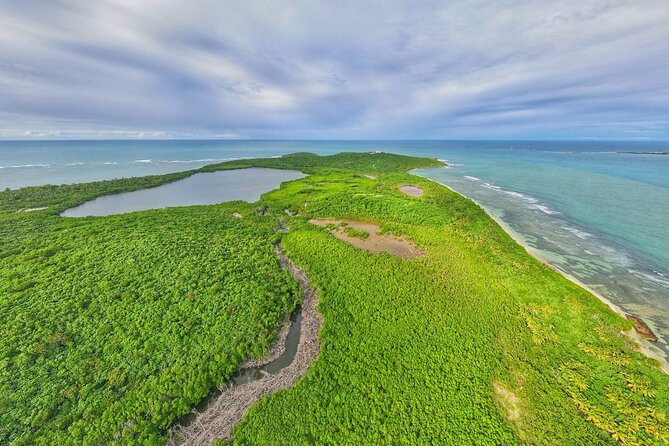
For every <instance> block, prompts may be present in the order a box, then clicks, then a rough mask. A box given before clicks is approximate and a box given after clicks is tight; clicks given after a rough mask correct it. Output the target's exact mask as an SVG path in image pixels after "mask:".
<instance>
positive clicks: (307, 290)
mask: <svg viewBox="0 0 669 446" xmlns="http://www.w3.org/2000/svg"><path fill="white" fill-rule="evenodd" d="M276 256H277V258H278V259H279V264H280V265H281V268H284V269H286V270H288V271H289V272H290V274H291V275H292V276H293V277H294V278H295V279H296V280H297V281H298V283H299V285H300V289H301V291H302V319H301V323H300V340H299V342H298V345H297V352H296V353H295V358H294V359H293V362H292V363H291V364H290V365H288V366H286V367H284V368H283V369H281V370H280V371H279V372H278V373H276V374H274V375H265V376H264V377H263V378H261V379H258V380H257V381H253V382H250V383H247V384H242V385H239V386H235V387H228V388H226V389H223V393H221V395H220V396H219V397H218V398H217V399H216V401H214V402H213V403H212V404H211V405H209V407H208V408H207V409H206V410H205V411H204V412H201V413H199V414H198V415H197V417H196V418H195V420H193V422H192V423H191V424H190V425H189V426H188V427H179V428H177V429H175V430H174V431H173V433H172V435H173V436H172V439H170V441H169V442H168V445H189V446H200V445H202V446H205V445H206V446H210V445H211V444H212V443H213V442H214V441H215V440H216V439H217V438H221V439H223V440H228V439H230V438H231V434H232V427H233V426H234V425H235V424H236V423H238V422H239V421H240V420H241V419H242V418H243V417H244V414H246V412H247V411H248V409H249V407H250V406H251V404H253V403H255V402H257V401H259V400H260V399H261V398H262V396H263V395H269V394H272V393H275V392H277V391H278V390H281V389H283V388H286V387H290V386H292V385H293V384H294V383H295V382H296V381H297V379H298V378H300V377H301V376H303V375H304V374H305V373H306V371H307V369H308V368H309V366H310V365H311V362H312V361H313V360H315V359H316V358H317V357H318V352H319V349H320V345H319V343H318V331H319V330H320V327H321V325H322V322H323V319H322V317H321V315H320V314H319V313H318V311H317V310H316V305H317V304H318V301H317V296H316V292H315V291H314V289H313V288H312V287H311V285H310V283H309V279H308V278H307V276H306V274H305V273H304V272H302V271H301V270H300V269H299V268H297V267H296V266H295V265H294V264H293V263H292V262H291V261H290V260H288V258H287V257H286V256H284V255H283V254H282V253H281V252H280V250H279V247H278V246H277V247H276ZM284 331H286V332H287V330H284ZM281 339H283V344H285V335H282V336H280V340H279V341H280V342H279V344H281ZM284 348H285V345H284V346H280V348H279V350H282V349H284ZM270 356H272V354H270ZM261 361H262V362H266V361H267V359H266V358H263V360H261Z"/></svg>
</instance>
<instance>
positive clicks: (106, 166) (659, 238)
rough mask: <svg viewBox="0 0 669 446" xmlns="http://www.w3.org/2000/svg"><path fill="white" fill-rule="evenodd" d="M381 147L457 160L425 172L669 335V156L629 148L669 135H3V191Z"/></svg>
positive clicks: (662, 147) (656, 145) (668, 145)
mask: <svg viewBox="0 0 669 446" xmlns="http://www.w3.org/2000/svg"><path fill="white" fill-rule="evenodd" d="M372 150H382V151H388V152H395V153H404V154H411V155H421V156H434V157H437V158H440V159H442V160H447V161H448V162H449V163H450V167H449V168H443V169H426V170H422V171H420V172H417V173H418V174H420V175H424V176H426V177H428V178H431V179H433V180H435V181H439V182H441V183H444V184H446V185H448V186H450V187H452V188H453V189H455V190H457V191H459V192H461V193H463V194H464V195H466V196H469V197H471V198H473V199H474V200H476V201H477V202H479V203H480V204H481V205H483V206H484V207H485V208H486V209H487V210H488V211H489V212H490V213H492V214H494V215H495V216H497V217H498V218H499V219H500V220H502V221H503V222H504V223H505V224H506V225H507V226H508V227H509V228H510V229H511V230H512V231H513V232H515V233H516V234H517V235H519V236H520V237H521V238H523V240H524V241H525V243H526V244H527V245H529V246H530V247H531V248H532V249H533V251H534V252H535V253H536V254H537V255H538V256H540V257H541V258H542V259H543V260H545V261H547V262H549V263H551V264H552V265H554V266H555V267H557V268H559V269H561V270H563V271H565V272H567V273H569V274H571V275H573V276H574V277H576V278H577V279H579V280H581V281H582V282H584V283H585V284H587V285H588V286H591V287H592V288H593V289H596V290H597V291H598V292H600V293H601V294H603V295H604V296H605V297H607V298H609V299H610V300H611V301H613V302H614V303H616V304H617V305H619V306H620V307H621V308H622V309H623V310H624V311H627V312H630V313H635V314H637V315H639V316H641V317H643V318H644V319H646V320H647V321H648V322H649V323H650V325H651V326H652V327H653V328H654V329H655V330H656V331H657V332H658V334H659V335H661V336H663V337H665V338H666V337H667V336H669V156H666V155H664V156H663V155H653V154H647V155H640V154H629V153H623V152H669V142H616V141H613V142H612V141H552V142H546V141H541V142H539V141H480V142H477V141H93V142H91V141H77V142H37V141H33V142H0V188H5V187H10V188H16V187H22V186H26V185H36V184H46V183H72V182H82V181H93V180H99V179H106V178H118V177H125V176H139V175H147V174H158V173H166V172H174V171H179V170H185V169H190V168H194V167H199V166H202V165H205V164H209V163H212V162H218V161H222V160H227V159H235V158H246V157H260V156H262V157H266V156H280V155H283V154H286V153H291V152H298V151H311V152H316V153H321V154H330V153H336V152H340V151H372ZM660 347H662V348H664V349H665V351H667V345H666V344H662V343H661V344H660Z"/></svg>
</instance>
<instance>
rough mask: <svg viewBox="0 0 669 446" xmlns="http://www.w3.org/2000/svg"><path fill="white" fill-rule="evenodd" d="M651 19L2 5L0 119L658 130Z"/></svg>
mask: <svg viewBox="0 0 669 446" xmlns="http://www.w3.org/2000/svg"><path fill="white" fill-rule="evenodd" d="M666 23H669V4H668V3H666V1H665V0H643V1H638V0H637V1H627V0H589V1H586V2H584V1H582V0H554V1H550V0H503V1H498V2H489V1H483V0H469V1H459V2H448V3H447V2H441V1H435V2H430V1H426V2H419V3H417V2H405V3H401V2H397V3H393V4H389V3H388V2H381V1H378V2H376V1H366V2H353V1H344V2H332V3H329V4H327V3H322V2H309V1H298V2H295V1H293V2H273V1H264V2H262V1H261V2H239V1H238V2H233V1H213V0H211V1H206V0H201V1H191V2H188V4H186V3H184V2H177V1H157V0H155V1H144V2H136V1H130V0H127V1H118V0H116V1H111V0H106V1H99V2H85V1H83V0H70V1H68V0H61V1H53V2H40V1H36V0H24V1H22V2H5V3H3V4H0V54H1V55H2V58H1V60H2V62H0V129H3V131H2V135H5V137H7V136H6V135H9V134H12V135H16V134H17V132H18V134H21V133H25V132H27V131H28V130H32V131H33V133H34V134H39V135H42V136H41V137H49V135H51V134H52V133H49V132H61V133H59V134H58V135H59V136H60V137H62V135H63V134H64V135H79V134H80V135H82V136H86V135H88V136H90V135H91V134H96V135H97V134H99V135H101V136H100V137H107V136H108V137H114V135H116V134H117V133H118V134H119V135H121V136H119V137H140V135H143V137H145V138H147V137H170V136H171V135H195V136H207V135H208V136H213V135H227V134H233V135H249V136H251V137H325V138H327V137H337V138H342V137H344V138H345V137H350V138H360V137H371V138H374V137H384V138H392V137H399V138H402V137H408V138H457V137H483V138H486V137H496V136H500V137H503V136H506V135H509V134H514V135H517V134H518V132H522V136H525V137H541V136H542V135H553V136H554V135H562V136H570V135H574V136H582V135H586V136H591V137H607V136H608V137H616V136H626V135H629V134H630V132H631V133H634V134H643V135H644V136H651V137H652V136H655V137H669V126H667V122H669V80H668V79H667V76H666V67H667V66H669V27H667V26H666ZM11 129H14V130H11ZM155 129H159V130H155ZM165 129H167V130H165ZM96 132H97V133H96ZM114 132H117V133H114ZM161 132H165V133H161ZM44 135H46V136H44ZM30 136H31V137H34V135H32V134H31V135H30ZM14 137H18V136H14ZM176 137H179V136H176Z"/></svg>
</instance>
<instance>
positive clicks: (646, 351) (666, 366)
mask: <svg viewBox="0 0 669 446" xmlns="http://www.w3.org/2000/svg"><path fill="white" fill-rule="evenodd" d="M408 173H409V174H411V175H414V174H413V173H411V172H408ZM416 176H418V177H420V178H423V179H425V180H428V181H431V182H433V183H436V184H439V185H440V186H444V187H445V188H447V189H448V190H450V191H452V192H455V193H456V194H458V195H460V196H461V197H463V198H466V199H467V200H471V201H472V202H474V203H475V204H476V205H477V206H479V207H480V208H481V209H483V211H484V212H485V213H486V214H487V215H488V216H489V217H490V218H492V219H493V220H494V221H495V223H497V224H498V225H499V226H500V227H501V228H502V230H503V231H504V232H506V233H507V234H508V235H509V237H511V238H512V239H513V240H514V241H515V242H516V243H518V244H519V245H520V246H521V247H522V248H523V249H524V250H525V251H526V252H527V253H528V254H529V255H531V256H532V257H534V258H535V259H536V260H538V261H539V262H541V263H543V264H544V265H546V266H548V267H549V268H551V269H552V270H553V271H555V272H557V273H558V274H560V275H562V276H563V277H564V278H565V279H567V280H569V281H570V282H572V283H574V284H576V285H578V286H580V287H581V288H583V289H585V290H586V291H588V292H589V293H591V294H592V295H594V296H595V297H597V298H598V299H599V300H600V301H601V302H603V303H604V304H605V305H606V306H607V307H609V309H610V310H612V311H613V312H615V313H617V314H618V315H620V316H621V317H623V318H626V315H627V314H630V313H626V312H625V311H623V310H622V309H621V308H620V307H619V306H618V305H616V304H615V303H613V302H612V301H611V300H610V299H608V298H606V297H605V296H603V295H602V294H601V293H599V292H598V291H596V290H594V289H592V288H591V287H589V286H588V285H586V284H584V283H583V282H581V281H580V280H579V279H577V278H576V277H574V276H573V275H571V274H569V273H568V272H566V271H563V270H561V269H560V268H558V267H556V266H554V265H551V264H550V263H548V262H547V261H545V260H544V259H542V258H541V256H540V255H539V254H538V252H537V250H536V249H534V248H533V247H531V246H529V245H528V244H527V243H526V242H525V240H523V238H522V236H521V235H520V234H518V233H517V232H516V231H514V230H513V229H512V228H511V227H510V226H509V225H507V224H506V222H504V221H503V220H502V219H501V218H500V217H498V216H497V215H494V214H493V213H492V212H490V211H489V210H488V209H486V208H485V206H483V205H482V204H481V203H479V202H478V201H476V200H475V199H473V198H471V197H468V196H466V195H464V194H462V193H460V192H458V191H457V190H455V189H453V188H452V187H450V186H449V185H447V184H444V183H440V182H438V181H435V180H433V179H431V178H427V177H423V176H420V175H416ZM624 334H625V335H626V336H627V337H629V338H630V339H631V340H632V341H633V342H634V343H635V345H636V346H637V348H638V351H639V352H640V353H642V354H643V355H644V356H646V357H648V358H650V359H654V360H656V361H658V363H659V369H660V370H661V371H662V372H664V373H666V374H667V375H669V359H668V358H667V355H666V354H665V353H664V351H662V350H661V349H660V348H659V347H656V346H655V345H653V343H651V342H650V341H648V340H646V339H644V338H643V337H641V336H640V335H639V334H638V333H637V332H636V331H635V330H634V328H632V329H630V330H629V331H627V332H624Z"/></svg>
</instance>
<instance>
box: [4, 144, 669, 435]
mask: <svg viewBox="0 0 669 446" xmlns="http://www.w3.org/2000/svg"><path fill="white" fill-rule="evenodd" d="M438 164H439V163H438V162H437V161H434V160H427V159H420V158H408V157H401V156H397V155H389V154H339V155H335V156H332V157H319V156H316V155H311V154H296V155H293V156H288V157H283V158H277V159H263V160H243V161H234V162H231V163H225V164H221V165H215V166H208V167H206V168H204V169H203V170H213V169H227V168H241V167H249V166H258V167H277V168H284V169H290V168H294V169H300V170H303V171H305V172H307V173H310V174H311V176H309V177H307V178H304V179H302V180H298V181H293V182H289V183H284V184H283V185H282V187H281V188H280V189H279V190H276V191H273V192H270V193H268V194H265V195H264V196H263V198H262V199H261V202H260V203H257V204H254V205H248V204H244V203H240V202H235V203H229V204H223V205H217V206H202V207H189V208H178V209H167V210H160V211H146V212H140V213H135V214H128V215H122V216H114V217H104V218H87V219H77V220H74V219H63V218H59V217H58V216H57V211H59V210H62V207H63V206H64V205H65V204H67V205H72V204H75V203H78V202H81V201H83V200H84V199H88V198H91V197H93V196H97V195H100V194H103V193H107V192H108V191H113V192H117V191H119V190H123V189H124V188H134V187H135V186H136V185H137V184H136V183H135V180H122V181H125V182H126V183H119V182H114V181H111V182H101V183H93V184H91V185H88V186H86V185H82V186H79V189H77V188H75V187H74V186H67V187H60V188H59V187H45V188H31V189H30V190H31V191H26V190H20V191H8V192H4V193H0V208H1V209H3V210H4V212H3V213H2V214H0V241H1V243H0V268H1V271H2V273H1V275H0V305H1V308H0V324H1V326H2V330H3V332H2V340H0V361H1V362H0V385H1V386H2V387H0V443H10V444H12V443H13V444H33V443H34V444H97V443H106V444H159V442H160V441H161V434H162V433H164V430H165V429H166V427H167V426H168V425H169V423H170V422H171V421H173V420H174V419H175V418H177V417H178V416H179V415H181V414H183V413H185V412H187V411H188V409H189V405H192V404H193V403H195V402H196V401H197V400H198V399H199V398H201V397H202V396H203V395H204V394H205V393H206V391H207V389H208V388H209V387H210V386H211V385H212V384H217V383H219V382H220V381H221V379H224V378H225V377H227V376H229V374H230V373H231V371H232V370H234V368H235V367H237V366H238V364H239V363H240V361H242V360H243V359H244V358H245V357H246V356H249V355H258V354H260V353H261V352H262V351H263V350H264V349H266V348H267V345H268V344H269V342H271V339H272V338H273V336H274V334H275V333H274V332H275V331H276V328H277V325H278V323H279V321H280V320H281V318H282V317H283V315H285V314H286V312H287V311H290V310H291V309H292V308H294V306H295V301H296V285H295V284H294V283H293V282H292V281H291V279H290V278H289V277H288V276H287V274H286V273H284V272H283V271H281V270H280V269H279V268H278V266H277V263H276V260H275V259H274V258H273V255H272V245H273V244H274V243H275V242H276V241H278V240H279V237H281V243H282V245H283V247H284V249H285V251H286V253H287V254H288V256H289V257H290V258H291V259H292V260H293V261H294V262H296V263H297V264H298V265H300V267H302V268H303V269H304V270H305V271H306V272H307V273H308V275H309V277H310V280H311V281H312V283H313V285H314V286H315V287H316V288H317V290H318V292H319V298H320V306H319V308H320V311H321V312H322V313H323V315H324V326H323V329H322V332H321V335H320V338H321V344H322V346H321V354H320V357H319V360H318V361H317V362H315V363H314V364H313V365H312V367H311V368H310V369H309V371H308V373H307V375H306V376H305V377H304V378H303V379H301V380H300V381H299V382H298V383H297V384H296V385H295V386H294V387H293V388H291V389H286V390H284V391H281V392H279V393H277V394H275V395H272V396H270V397H268V398H265V399H263V400H262V401H261V402H260V403H259V404H257V405H255V406H253V407H252V409H251V410H250V412H249V413H248V414H247V416H246V417H245V418H244V420H243V421H242V422H241V423H240V424H239V425H238V426H237V427H236V428H235V430H234V441H233V442H234V444H239V445H291V444H336V445H346V444H351V445H358V444H393V445H394V444H454V445H459V444H522V443H530V444H550V445H553V444H554V445H565V444H569V445H572V444H573V445H579V444H582V445H595V444H615V443H617V442H623V443H625V444H666V443H668V442H669V422H668V421H667V419H666V414H667V413H669V377H667V376H666V375H664V374H663V373H662V372H660V371H659V370H658V368H657V366H656V364H655V363H654V361H652V360H650V359H648V358H646V357H644V356H643V355H641V354H640V353H638V352H636V351H635V350H634V347H633V345H632V343H631V341H630V340H629V338H628V337H627V336H625V335H624V334H623V333H622V332H623V331H624V330H629V329H630V328H631V326H632V323H631V322H630V321H627V320H625V319H623V318H622V317H620V316H618V315H616V314H615V313H613V312H612V311H610V310H609V309H608V308H607V307H606V306H605V305H604V304H603V303H601V302H600V301H599V300H598V299H597V298H595V297H594V296H593V295H591V294H590V293H588V292H586V291H585V290H583V289H581V288H580V287H578V286H577V285H575V284H573V283H571V282H570V281H568V280H567V279H565V278H563V277H562V276H560V275H559V274H557V273H556V272H554V271H552V270H551V269H550V268H548V267H546V266H544V265H542V264H541V263H540V262H538V261H536V260H535V259H533V258H532V257H530V256H529V255H528V254H527V253H526V252H525V251H524V250H523V249H522V248H521V247H519V246H518V245H517V244H516V243H515V242H514V241H513V240H512V239H511V238H510V237H509V236H508V235H507V234H506V233H504V232H503V231H502V229H501V228H500V227H499V226H498V225H497V224H496V223H495V222H494V221H493V220H492V219H491V218H490V217H488V216H487V215H486V214H485V213H484V212H483V211H482V210H481V209H480V208H479V207H478V206H476V205H475V204H474V203H472V202H471V201H469V200H466V199H464V198H462V197H460V196H459V195H457V194H456V193H454V192H451V191H450V190H448V189H447V188H445V187H442V186H440V185H438V184H436V183H432V182H430V181H427V180H424V179H420V178H416V177H413V176H409V175H408V174H406V173H405V171H406V169H408V168H415V167H421V166H429V165H438ZM366 174H373V175H375V176H376V178H375V179H370V178H368V177H366V176H365V175H366ZM176 177H178V175H177V176H176ZM172 179H174V178H172V177H169V176H163V177H154V178H153V179H148V180H147V179H143V180H142V179H139V180H136V181H138V182H147V183H150V184H159V183H160V182H164V181H170V180H172ZM408 183H410V184H415V185H417V186H419V187H420V188H422V189H423V190H424V191H425V193H424V195H423V196H422V197H420V198H417V197H409V196H407V195H405V194H403V193H402V192H400V191H399V190H398V186H399V185H401V184H408ZM68 188H73V189H68ZM41 206H51V207H50V208H49V209H47V210H44V211H36V212H30V213H24V212H21V213H16V211H17V210H19V209H24V208H35V207H41ZM257 208H261V209H263V212H258V213H257V214H260V215H256V213H254V210H255V209H257ZM285 209H288V210H290V211H291V213H292V214H293V216H292V217H290V216H289V217H286V213H285V212H284V210H285ZM233 212H240V213H241V214H243V216H244V217H243V218H241V219H237V218H234V217H232V216H231V215H232V213H233ZM278 218H282V219H284V220H285V222H286V224H287V225H288V226H289V227H290V231H289V232H288V233H286V234H283V233H280V232H275V231H274V228H275V227H276V223H277V219H278ZM311 218H332V219H352V220H363V221H364V220H367V221H375V222H380V224H381V229H382V231H383V232H389V233H393V234H398V235H403V236H405V237H406V238H408V239H411V240H412V241H413V242H415V243H416V244H417V245H419V246H420V247H421V248H422V250H423V251H424V255H423V256H421V257H418V258H415V259H400V258H397V257H393V256H392V255H390V254H370V253H368V252H366V251H362V250H359V249H356V248H354V247H352V246H350V245H349V244H347V243H345V242H342V241H340V240H338V239H336V238H335V237H333V236H332V235H331V234H330V233H329V231H328V228H321V227H318V226H315V225H312V224H310V223H308V220H309V219H311ZM347 229H350V228H345V230H347Z"/></svg>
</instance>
